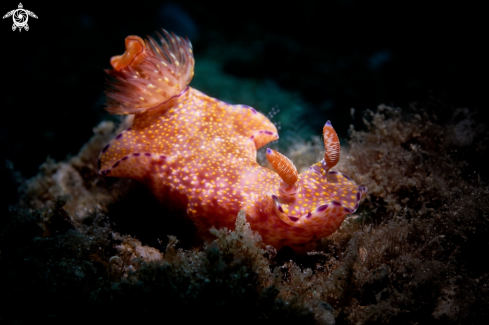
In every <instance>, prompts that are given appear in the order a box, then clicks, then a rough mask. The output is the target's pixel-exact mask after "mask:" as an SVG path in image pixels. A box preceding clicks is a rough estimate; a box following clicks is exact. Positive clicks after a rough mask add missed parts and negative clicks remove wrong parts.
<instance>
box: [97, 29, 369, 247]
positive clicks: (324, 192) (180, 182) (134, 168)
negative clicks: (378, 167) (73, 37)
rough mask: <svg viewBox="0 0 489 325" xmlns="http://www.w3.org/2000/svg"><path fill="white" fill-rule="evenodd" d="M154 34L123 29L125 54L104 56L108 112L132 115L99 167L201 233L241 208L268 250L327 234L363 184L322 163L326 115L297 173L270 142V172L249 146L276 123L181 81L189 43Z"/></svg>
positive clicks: (328, 158) (272, 133)
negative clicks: (314, 152) (312, 152)
mask: <svg viewBox="0 0 489 325" xmlns="http://www.w3.org/2000/svg"><path fill="white" fill-rule="evenodd" d="M163 35H164V36H161V35H160V36H159V43H158V42H157V41H155V40H154V39H151V38H149V39H148V40H143V39H142V38H140V37H138V36H128V37H127V38H126V43H125V45H126V51H125V53H124V54H122V55H120V56H115V57H113V58H112V59H111V65H112V67H113V69H112V70H109V71H107V73H108V74H109V75H110V76H112V77H113V79H114V80H113V81H112V83H111V84H110V85H109V89H108V91H107V95H108V98H109V100H108V105H107V110H108V111H109V112H111V113H114V114H133V115H134V117H133V119H132V122H131V123H128V124H130V125H128V127H129V128H128V129H126V130H125V131H123V132H122V133H120V134H119V135H117V136H116V137H115V138H114V139H113V140H112V141H111V142H110V143H109V144H108V145H107V146H105V147H104V149H103V150H102V152H101V153H100V157H99V160H98V166H99V170H100V173H101V174H102V175H105V176H109V177H128V178H132V179H135V180H137V181H139V182H141V183H143V184H145V185H146V186H147V187H148V188H149V190H150V191H151V192H152V193H153V195H154V196H155V197H156V198H157V199H158V200H159V201H160V202H161V203H162V204H164V205H167V206H169V207H172V208H177V209H178V210H179V211H186V215H187V217H188V218H189V219H190V220H192V221H193V223H194V224H195V226H196V227H197V228H198V233H200V234H209V229H210V228H211V227H215V228H221V227H227V228H228V229H232V228H233V227H234V225H235V220H236V215H237V214H238V212H239V211H240V210H244V211H246V217H247V220H248V221H249V222H250V225H251V228H252V229H253V230H254V231H257V232H259V233H260V235H261V236H262V238H263V242H264V243H265V244H268V245H272V246H274V247H275V248H277V249H279V248H281V247H282V246H284V245H289V246H291V247H294V249H295V248H297V247H304V246H303V245H304V244H307V243H310V242H311V241H314V240H317V239H320V238H323V237H326V236H328V235H330V234H332V233H333V232H334V231H335V230H336V229H337V228H338V227H339V226H340V225H341V223H342V221H343V220H344V218H345V215H347V214H349V213H353V212H355V211H356V209H357V208H358V205H359V202H360V200H361V199H362V198H363V197H364V196H365V195H366V192H367V189H366V188H365V187H364V186H358V185H356V184H355V183H354V182H353V181H352V180H351V179H350V178H349V177H347V176H345V175H343V174H341V173H339V172H336V171H332V170H331V168H333V167H334V166H335V165H336V163H337V162H338V160H339V154H340V143H339V140H338V136H337V135H336V132H335V131H334V129H333V127H332V125H331V123H330V122H329V121H328V122H327V123H326V125H325V126H324V128H323V135H324V147H325V153H324V159H323V160H322V161H321V162H318V163H316V164H314V165H313V166H311V167H310V168H309V170H307V171H305V172H304V173H302V174H299V173H298V171H297V168H296V167H295V166H294V164H293V163H292V161H290V160H289V159H288V158H287V157H285V156H284V155H282V154H281V153H279V152H277V151H274V150H272V149H267V159H268V161H269V162H270V163H271V165H272V167H273V168H274V170H275V171H273V170H270V169H268V168H264V167H262V166H260V165H258V164H257V162H256V150H257V149H258V148H260V147H262V146H264V145H266V144H267V143H270V142H271V141H274V140H276V139H278V132H277V128H276V127H275V125H274V124H273V123H272V122H271V121H270V120H269V119H267V118H266V117H265V116H264V115H263V114H261V113H259V112H258V111H257V110H255V109H254V108H252V107H249V106H246V105H230V104H227V103H225V102H222V101H220V100H217V99H215V98H211V97H209V96H207V95H206V94H204V93H202V92H200V91H198V90H196V89H193V88H192V87H189V82H190V80H191V78H192V76H193V68H194V58H193V53H192V46H191V44H190V42H189V41H188V39H183V38H180V37H178V36H176V35H174V34H169V33H167V32H166V31H163ZM162 231H164V230H162ZM301 245H302V246H301Z"/></svg>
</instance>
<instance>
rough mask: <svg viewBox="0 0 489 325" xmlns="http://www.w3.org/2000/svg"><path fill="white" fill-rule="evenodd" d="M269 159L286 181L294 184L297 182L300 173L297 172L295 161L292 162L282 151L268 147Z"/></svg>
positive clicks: (288, 183)
mask: <svg viewBox="0 0 489 325" xmlns="http://www.w3.org/2000/svg"><path fill="white" fill-rule="evenodd" d="M267 160H268V161H269V162H270V164H271V165H272V167H273V169H275V171H276V172H277V174H278V176H280V178H281V179H282V180H283V181H284V183H286V184H287V185H289V186H292V185H294V184H295V183H296V182H297V178H298V177H299V173H298V172H297V168H295V166H294V163H292V161H290V159H289V158H287V157H285V156H284V155H282V154H281V153H280V152H277V151H275V150H273V149H270V148H267Z"/></svg>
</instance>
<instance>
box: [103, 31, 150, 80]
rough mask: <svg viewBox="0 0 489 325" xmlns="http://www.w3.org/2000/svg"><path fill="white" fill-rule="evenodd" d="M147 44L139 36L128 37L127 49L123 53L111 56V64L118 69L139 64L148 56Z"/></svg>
mask: <svg viewBox="0 0 489 325" xmlns="http://www.w3.org/2000/svg"><path fill="white" fill-rule="evenodd" d="M145 50H146V45H145V44H144V41H143V39H142V38H141V37H139V36H133V35H131V36H128V37H126V51H125V52H124V54H122V55H116V56H113V57H111V58H110V64H111V65H112V67H113V68H114V69H115V70H116V71H120V70H121V69H123V68H125V67H127V66H131V67H135V66H138V65H139V64H140V63H141V61H143V59H144V58H145V57H146V55H145Z"/></svg>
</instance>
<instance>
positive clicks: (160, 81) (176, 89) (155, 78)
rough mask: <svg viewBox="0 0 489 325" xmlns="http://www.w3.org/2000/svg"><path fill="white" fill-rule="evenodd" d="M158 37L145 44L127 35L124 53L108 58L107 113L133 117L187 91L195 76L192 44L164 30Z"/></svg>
mask: <svg viewBox="0 0 489 325" xmlns="http://www.w3.org/2000/svg"><path fill="white" fill-rule="evenodd" d="M163 34H164V35H165V37H163V36H161V35H160V34H158V36H159V41H160V43H161V44H158V43H157V42H156V41H155V40H154V39H152V38H149V39H148V40H146V41H144V40H143V39H142V38H140V37H138V36H128V37H126V40H125V46H126V51H125V53H124V54H122V55H118V56H114V57H112V58H111V61H110V62H111V65H112V67H113V68H114V69H113V70H106V72H107V73H108V74H109V75H110V76H111V77H113V81H112V82H111V83H109V87H108V90H107V92H106V93H107V96H108V102H107V107H106V109H107V111H109V112H110V113H113V114H121V115H125V114H136V113H141V112H144V111H145V110H147V109H150V108H154V107H157V106H159V105H161V104H163V103H165V102H167V101H168V100H169V99H171V98H172V97H175V96H179V95H180V94H181V93H182V92H184V91H185V90H186V89H187V86H188V84H189V83H190V81H191V80H192V77H193V73H194V57H193V53H192V45H191V44H190V41H189V40H188V39H182V38H180V37H178V36H176V35H175V34H173V33H172V34H169V33H168V32H166V31H165V30H163Z"/></svg>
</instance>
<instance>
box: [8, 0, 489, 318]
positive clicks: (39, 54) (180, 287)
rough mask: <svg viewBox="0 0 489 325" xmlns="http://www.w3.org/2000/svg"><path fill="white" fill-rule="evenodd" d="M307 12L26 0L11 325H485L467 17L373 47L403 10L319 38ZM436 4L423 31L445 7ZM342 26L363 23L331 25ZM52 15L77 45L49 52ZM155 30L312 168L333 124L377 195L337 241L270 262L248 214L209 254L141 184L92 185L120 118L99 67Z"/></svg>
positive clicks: (485, 228)
mask: <svg viewBox="0 0 489 325" xmlns="http://www.w3.org/2000/svg"><path fill="white" fill-rule="evenodd" d="M314 3H315V2H312V1H304V3H302V4H301V5H300V6H297V7H293V8H288V9H287V8H285V9H284V8H282V9H281V10H282V11H281V15H282V16H283V15H289V16H283V17H294V19H295V20H294V19H292V18H291V19H285V18H284V20H286V22H285V23H284V22H283V21H279V20H278V18H277V17H282V16H280V15H278V16H273V15H272V14H271V13H267V14H265V13H263V12H261V13H257V12H255V10H254V8H256V7H253V6H252V7H251V8H248V7H247V8H243V9H242V12H240V13H236V12H235V13H234V14H233V15H228V16H225V17H219V18H222V21H221V20H217V19H216V16H215V15H216V13H215V10H214V9H216V8H217V7H219V6H223V2H219V3H218V4H215V5H213V6H210V9H209V7H205V6H203V5H199V4H197V3H196V2H192V1H183V2H182V3H181V4H180V5H176V4H175V3H163V4H159V3H158V4H156V3H155V2H148V3H147V4H146V3H144V4H145V5H147V10H146V11H144V12H149V13H151V14H148V15H149V16H148V17H150V18H151V19H150V18H147V17H145V16H143V15H142V14H141V15H138V14H139V13H141V12H142V11H138V10H142V9H138V8H134V10H135V13H134V15H130V14H128V13H127V11H125V10H123V8H122V9H121V8H115V9H114V8H110V10H115V13H114V12H112V11H109V9H108V8H104V7H103V6H101V5H99V6H98V7H97V11H94V12H92V11H90V10H91V9H93V8H92V7H90V8H88V7H80V8H79V9H78V10H79V12H78V13H68V12H63V14H62V15H61V14H59V13H58V16H56V17H55V15H54V13H55V12H56V11H54V13H50V12H48V10H47V9H48V8H47V7H46V8H41V7H37V8H34V5H32V6H33V7H32V8H29V9H32V11H34V12H36V14H37V15H38V16H39V17H40V18H39V20H38V21H35V20H33V21H32V22H31V20H32V19H31V20H29V23H30V25H31V29H30V30H29V32H28V33H29V34H27V33H26V32H22V34H20V33H18V34H12V35H13V36H9V37H12V40H13V41H12V42H16V43H15V44H16V52H15V53H13V54H11V53H10V52H9V53H7V52H5V51H4V53H2V55H7V54H8V55H10V54H11V56H9V57H8V58H7V57H6V59H3V58H2V62H19V65H17V66H16V65H14V64H11V67H9V66H7V67H6V68H7V69H10V70H8V71H9V73H7V75H8V76H9V78H10V79H9V80H10V81H11V85H12V86H11V87H10V88H5V91H4V92H3V93H2V108H3V109H4V111H6V112H7V111H8V112H10V113H11V114H13V116H14V117H12V118H9V119H6V118H5V117H4V118H2V120H0V122H1V123H0V126H1V127H0V140H2V141H1V142H0V144H1V145H2V147H1V150H0V158H1V161H0V163H1V164H2V165H1V169H0V172H1V177H2V187H4V188H5V189H6V191H5V194H4V195H3V196H2V197H1V200H0V208H1V214H0V293H1V296H2V303H1V304H0V323H1V324H35V323H45V322H49V323H60V324H61V323H63V324H67V323H70V324H73V323H92V324H93V323H95V324H107V323H111V324H114V323H121V324H127V323H130V322H138V323H150V322H151V323H153V322H154V323H168V322H170V321H171V320H173V321H175V319H177V320H178V322H179V323H183V324H186V323H188V322H190V321H193V322H196V323H197V322H202V321H211V322H212V323H215V324H224V323H238V324H241V323H247V324H249V323H253V324H275V323H280V324H298V323H300V324H310V323H311V324H313V323H316V324H335V323H336V324H378V323H391V324H485V323H487V320H488V319H489V317H488V314H489V264H488V263H487V261H486V256H487V251H488V250H489V212H488V211H489V187H488V181H489V172H488V169H487V161H488V159H489V132H488V131H489V130H488V128H489V125H488V122H487V120H485V119H484V118H483V115H484V114H483V112H484V110H485V109H486V108H485V107H486V106H487V104H485V102H486V99H485V98H483V97H484V96H483V92H482V91H481V89H482V86H481V84H480V82H478V81H477V78H475V73H474V72H473V71H475V70H477V68H478V63H477V62H478V61H477V60H476V59H475V58H476V57H477V53H478V52H477V51H470V50H473V49H474V48H473V47H471V46H472V45H471V43H469V42H466V43H460V42H458V43H457V40H458V41H459V40H460V39H463V40H466V39H467V35H469V33H468V31H469V29H468V27H463V26H468V25H463V24H459V25H457V26H458V27H457V28H454V27H453V28H452V27H449V29H448V31H449V32H450V33H448V34H446V35H445V34H444V32H443V29H440V30H438V29H436V32H433V30H430V29H426V28H425V26H424V25H423V26H422V27H412V28H414V29H410V30H409V32H406V33H405V34H404V33H401V34H397V35H398V36H399V35H400V36H401V38H396V40H397V41H396V42H397V43H390V38H389V37H387V36H385V37H383V38H381V39H376V40H375V39H369V38H368V37H367V36H368V35H369V33H370V32H381V31H384V30H385V29H389V28H395V27H393V26H396V25H395V23H394V22H393V21H391V20H389V19H387V18H388V17H391V18H392V14H391V15H381V14H373V12H374V11H372V12H369V13H370V16H369V15H368V14H367V12H365V11H364V7H362V6H364V5H361V4H359V3H357V2H355V1H336V2H334V1H333V2H332V3H334V5H332V6H330V11H329V12H330V14H328V18H329V19H330V21H333V23H332V22H330V23H327V22H324V24H327V26H328V27H329V29H326V27H323V26H322V24H323V22H322V21H320V20H319V19H320V18H321V17H322V13H321V12H320V11H319V10H318V9H317V8H316V7H315V5H314ZM374 3H375V6H374V7H375V8H381V7H382V8H383V6H384V5H386V3H384V2H382V1H380V2H374ZM25 5H26V8H27V6H28V5H30V4H25ZM141 7H142V5H141ZM11 9H14V8H11ZM391 9H392V7H391ZM425 9H426V8H424V9H423V10H421V9H420V12H423V13H426V10H425ZM42 10H44V12H43V11H42ZM458 10H459V8H455V9H454V12H455V11H457V12H458ZM109 12H110V13H112V14H109ZM409 12H410V13H411V14H412V15H414V16H416V15H417V13H418V11H417V10H413V9H412V10H411V11H409ZM429 12H430V13H431V12H432V13H433V16H430V15H428V14H426V16H424V18H423V19H422V20H421V23H422V24H423V23H424V24H427V22H431V21H432V17H434V16H436V15H437V14H438V13H439V11H438V9H436V10H432V11H429ZM136 13H138V14H136ZM335 13H339V16H338V17H337V18H334V16H335ZM352 13H353V17H354V18H356V19H357V20H359V21H360V22H358V21H357V23H355V22H354V19H353V20H352V19H350V18H351V17H352V16H351V15H352ZM254 14H256V15H257V17H258V18H256V19H254V18H252V15H254ZM213 15H214V16H213ZM247 15H248V16H247ZM301 15H302V16H304V17H303V18H298V17H301ZM133 16H134V17H139V18H137V19H133V18H132V17H133ZM121 17H122V18H121ZM271 17H275V20H274V19H272V18H271ZM394 17H396V18H399V16H395V14H394ZM416 17H417V16H416ZM55 18H57V19H58V20H55ZM343 18H344V19H345V20H344V21H343V20H342V19H343ZM384 18H385V20H382V19H384ZM42 19H45V20H42ZM131 19H133V20H131ZM172 19H173V21H172ZM240 19H241V20H240ZM49 20H50V22H49V23H48V21H49ZM397 21H398V22H399V20H397ZM471 21H472V20H471ZM44 22H46V23H44ZM127 22H129V23H127ZM237 22H239V24H237ZM401 22H402V23H403V24H404V25H403V26H411V25H410V23H411V22H412V21H411V18H409V19H403V20H401ZM465 22H467V21H465ZM340 23H345V25H349V26H350V27H349V28H350V29H348V28H347V29H346V31H345V30H343V31H341V30H338V31H335V32H334V33H333V32H330V30H332V29H333V28H336V27H337V26H339V25H340ZM360 23H362V24H360ZM368 23H373V24H374V25H375V27H371V25H368ZM419 23H420V22H419V20H418V21H417V23H414V22H412V24H413V25H412V26H419ZM9 24H10V22H9ZM36 24H37V25H36ZM43 24H50V25H49V26H50V28H51V31H52V30H57V31H58V32H59V33H66V34H63V35H62V36H66V37H65V38H63V37H59V38H58V39H57V41H56V42H57V43H56V42H54V41H53V42H54V43H52V42H47V41H46V39H44V38H43V39H42V41H41V35H42V36H43V37H44V36H45V35H48V30H47V27H45V26H47V25H43ZM111 24H112V25H111ZM165 24H166V25H165ZM223 24H224V26H223ZM226 24H227V25H226ZM352 24H353V25H352ZM289 25H290V26H289ZM360 25H362V26H360ZM155 26H164V27H166V28H168V29H172V30H175V31H176V32H177V33H181V34H187V35H189V37H190V38H191V39H192V42H193V43H194V45H195V46H194V50H195V55H196V71H195V78H194V80H193V82H192V84H191V86H192V87H194V88H196V89H199V90H201V91H204V92H206V93H207V94H209V95H211V96H213V97H217V98H219V99H222V100H225V101H229V102H231V103H241V104H247V105H250V106H253V107H256V108H257V109H258V110H260V111H263V112H264V113H265V114H266V115H267V116H268V117H269V118H271V119H272V121H273V122H275V123H277V124H279V126H280V127H281V129H280V130H279V133H280V135H281V139H280V141H279V142H278V143H273V144H271V146H272V147H273V148H279V149H280V151H281V152H282V153H284V154H285V155H286V156H287V157H289V158H290V159H291V160H292V161H293V162H294V163H295V164H296V166H297V167H298V169H299V170H303V169H305V168H308V167H309V166H310V165H311V164H312V163H315V162H317V161H319V160H320V158H321V156H322V154H323V150H324V147H323V144H322V142H321V139H320V137H319V134H320V131H321V127H322V125H323V124H324V122H325V121H326V120H327V119H331V120H332V121H333V124H334V125H335V128H336V130H337V131H338V133H339V135H340V138H341V140H342V153H341V158H340V163H339V164H338V166H337V167H336V168H335V169H336V170H338V171H341V172H343V173H345V174H346V175H348V176H350V177H351V178H352V179H353V180H354V181H355V182H356V183H358V184H362V185H365V186H367V187H368V189H369V191H368V195H367V197H366V198H365V200H364V201H363V202H362V204H361V205H360V208H359V210H358V211H357V212H356V213H355V214H353V215H350V216H349V217H348V218H347V220H346V221H345V222H344V223H343V225H342V226H341V227H340V228H339V229H338V231H337V232H335V233H334V234H333V235H331V236H330V237H328V238H324V239H322V240H320V241H318V242H317V243H316V247H315V248H314V249H312V250H311V251H309V252H307V253H306V254H295V253H294V252H293V251H292V250H290V249H287V248H284V249H282V250H280V251H279V252H277V251H275V250H274V249H272V248H270V247H264V245H262V243H261V241H260V237H259V235H257V234H255V233H253V229H250V228H249V226H248V225H247V224H246V220H245V218H244V216H242V215H238V216H237V221H236V229H234V230H225V229H220V230H216V229H212V230H211V233H212V234H213V235H214V236H215V240H214V241H212V242H206V243H203V242H202V241H201V240H200V239H199V238H197V237H196V236H195V229H194V228H193V226H192V224H191V223H189V222H187V221H186V220H184V219H181V218H172V212H171V211H167V210H165V207H161V206H160V205H158V203H157V202H155V200H154V199H153V197H152V195H151V194H150V193H149V192H148V191H147V190H146V189H145V188H144V187H143V186H141V185H140V184H137V183H136V182H133V181H131V180H126V179H114V178H104V177H102V176H100V175H99V174H98V171H97V163H96V162H97V158H98V154H99V152H100V150H101V149H102V148H103V147H104V146H105V145H106V144H107V143H108V142H109V141H110V140H111V139H112V138H113V137H114V136H115V135H116V134H117V130H118V129H121V128H122V125H123V123H124V121H123V120H117V119H114V118H111V117H108V116H107V115H103V113H102V112H103V108H102V104H103V101H104V97H103V95H102V88H103V82H104V76H103V75H102V69H103V68H108V58H109V57H110V56H111V55H114V54H117V53H118V52H121V51H122V44H123V38H124V36H126V35H127V34H134V33H139V34H141V36H143V35H144V33H150V32H151V31H153V30H154V29H156V27H155ZM277 26H278V27H277ZM291 26H292V27H291ZM351 26H356V27H354V28H353V27H351ZM369 26H370V27H369ZM437 26H438V25H437ZM443 26H445V25H443ZM7 27H8V28H7V31H8V32H9V33H10V30H9V28H10V25H8V26H7ZM224 27H226V28H224ZM43 28H45V29H46V30H44V31H43V30H42V29H43ZM345 28H346V27H345ZM362 28H364V29H362ZM416 28H418V29H416ZM459 28H466V29H462V30H463V31H465V32H467V33H466V34H464V35H462V36H460V35H458V34H456V33H455V31H456V30H457V31H458V30H459ZM36 29H37V31H36ZM148 29H149V30H148ZM353 30H354V31H357V30H360V31H363V32H360V33H361V34H360V36H358V35H357V36H356V38H355V35H356V34H355V33H352V31H353ZM41 31H42V33H41ZM396 31H397V32H400V31H401V30H400V29H396ZM37 32H39V34H36V33H37ZM452 32H453V33H452ZM308 33H309V34H308ZM412 33H414V34H413V35H412ZM68 34H69V35H68ZM19 35H21V36H19ZM49 35H50V34H49ZM305 35H309V36H305ZM311 35H312V36H311ZM407 35H409V37H408V36H407ZM457 35H458V36H457ZM322 36H325V37H326V36H327V37H329V39H327V40H325V39H324V38H320V37H322ZM411 36H412V39H411ZM14 37H15V39H14ZM19 37H25V38H24V39H21V38H19ZM423 37H424V38H423ZM343 38H345V39H348V40H349V41H348V42H346V43H345V44H346V45H345V47H339V44H340V43H341V41H340V40H342V39H343ZM420 38H421V39H423V42H416V41H414V43H413V42H410V41H412V40H417V39H420ZM106 39H108V41H107V40H106ZM194 39H195V40H196V41H195V42H194V41H193V40H194ZM313 39H314V41H312V40H313ZM10 40H11V39H10V38H9V41H10ZM432 41H433V44H436V46H435V45H433V44H432V43H431V42H432ZM29 42H33V44H34V45H35V46H34V47H33V50H32V51H33V52H31V53H29V52H27V46H28V45H29ZM8 44H10V43H8ZM53 44H56V45H58V46H53ZM341 44H343V43H341ZM116 46H117V47H116ZM10 48H12V47H10ZM449 50H450V51H449ZM453 51H455V52H453ZM114 52H115V53H114ZM6 53H7V54H6ZM33 53H34V54H33ZM454 53H456V54H454ZM104 60H105V61H104ZM433 67H435V68H433ZM94 71H95V72H94ZM97 71H98V72H97ZM96 73H99V74H98V75H96V76H95V75H94V74H96ZM36 89H38V90H36ZM39 89H40V90H39ZM30 91H31V92H30ZM382 102H384V103H388V105H380V106H378V107H377V108H375V109H368V107H375V106H376V105H378V104H380V103H382ZM391 102H394V103H396V105H394V104H391ZM411 102H412V104H409V103H411ZM373 103H374V104H373ZM397 103H399V105H398V104H397ZM398 106H401V107H398ZM351 107H355V109H351ZM279 111H280V112H279ZM335 121H338V122H335ZM90 130H93V133H92V134H90ZM83 143H84V144H83ZM80 148H81V149H80ZM70 152H71V153H72V155H68V157H67V158H63V157H65V156H66V155H67V154H68V153H70ZM46 156H47V157H48V158H47V159H46V158H45V157H46ZM50 157H51V158H50ZM258 160H259V162H260V163H261V164H263V165H265V159H264V154H263V150H261V151H259V153H258ZM43 161H44V162H43ZM39 165H40V167H39V170H37V166H39Z"/></svg>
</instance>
